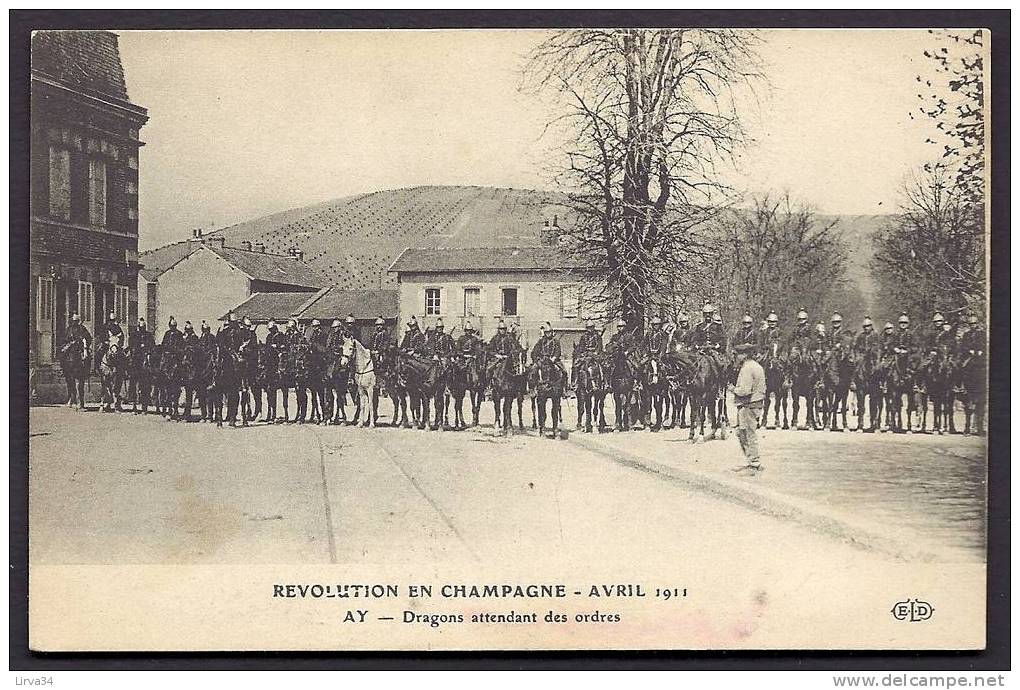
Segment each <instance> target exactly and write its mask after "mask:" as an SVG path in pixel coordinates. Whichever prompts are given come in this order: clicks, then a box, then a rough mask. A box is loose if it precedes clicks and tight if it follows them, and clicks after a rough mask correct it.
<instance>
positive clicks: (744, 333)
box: [733, 323, 758, 347]
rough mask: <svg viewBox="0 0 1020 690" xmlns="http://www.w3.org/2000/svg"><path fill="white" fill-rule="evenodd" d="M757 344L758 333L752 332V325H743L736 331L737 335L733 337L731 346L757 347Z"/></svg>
mask: <svg viewBox="0 0 1020 690" xmlns="http://www.w3.org/2000/svg"><path fill="white" fill-rule="evenodd" d="M757 344H758V332H757V331H755V330H754V324H750V323H749V324H744V325H743V326H741V327H740V330H739V331H737V334H736V335H735V336H734V337H733V346H734V347H736V346H738V345H757Z"/></svg>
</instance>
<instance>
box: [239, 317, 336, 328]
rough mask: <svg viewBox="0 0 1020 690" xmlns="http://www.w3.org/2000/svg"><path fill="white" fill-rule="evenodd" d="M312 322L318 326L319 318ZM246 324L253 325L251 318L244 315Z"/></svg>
mask: <svg viewBox="0 0 1020 690" xmlns="http://www.w3.org/2000/svg"><path fill="white" fill-rule="evenodd" d="M312 323H313V324H315V325H316V326H317V325H319V323H318V320H316V321H312ZM244 325H245V326H250V325H251V319H250V318H248V317H247V316H246V317H244Z"/></svg>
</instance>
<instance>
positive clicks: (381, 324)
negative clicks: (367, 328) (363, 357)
mask: <svg viewBox="0 0 1020 690" xmlns="http://www.w3.org/2000/svg"><path fill="white" fill-rule="evenodd" d="M389 349H390V334H389V333H388V332H387V331H386V322H385V321H384V320H383V317H381V316H378V317H376V319H375V332H374V333H372V341H371V342H370V343H369V347H368V350H369V353H370V354H371V355H372V363H373V364H374V365H375V367H376V369H378V368H379V360H380V358H381V357H382V356H383V355H384V354H385V353H386V351H387V350H389Z"/></svg>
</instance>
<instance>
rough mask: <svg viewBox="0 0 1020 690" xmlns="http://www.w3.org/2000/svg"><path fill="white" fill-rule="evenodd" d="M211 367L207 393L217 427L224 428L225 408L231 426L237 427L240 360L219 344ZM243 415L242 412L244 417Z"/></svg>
mask: <svg viewBox="0 0 1020 690" xmlns="http://www.w3.org/2000/svg"><path fill="white" fill-rule="evenodd" d="M211 365H212V366H211V373H212V377H211V380H210V382H209V384H208V386H207V389H206V393H207V395H208V396H209V397H210V399H211V403H212V411H213V418H214V419H215V421H216V426H217V427H222V426H223V420H224V411H223V408H224V406H225V407H226V420H227V422H228V423H229V424H230V426H232V427H235V426H237V411H238V407H239V402H240V394H241V377H242V372H241V367H240V360H239V359H238V358H237V354H236V353H234V352H232V351H231V349H230V348H229V347H228V346H226V345H224V344H221V343H217V344H216V346H215V348H214V349H213V351H212V362H211ZM243 414H244V412H243V411H242V416H243Z"/></svg>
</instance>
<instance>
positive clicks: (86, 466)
mask: <svg viewBox="0 0 1020 690" xmlns="http://www.w3.org/2000/svg"><path fill="white" fill-rule="evenodd" d="M993 34H994V32H993V31H991V30H989V29H988V28H981V27H972V28H967V27H962V28H896V29H892V28H883V27H880V26H876V27H875V28H865V29H861V28H857V29H838V28H824V29H809V28H754V27H745V26H739V27H735V28H726V27H725V26H723V27H714V28H710V27H704V26H694V27H688V28H685V27H683V26H673V27H663V28H654V27H645V28H633V29H632V28H592V27H588V28H556V29H552V28H550V29H542V30H538V29H509V28H508V29H430V30H386V29H372V30H325V29H323V30H314V29H305V30H282V29H277V30H247V29H246V30H141V29H113V30H101V29H95V28H90V29H59V30H58V29H45V30H38V31H34V32H33V33H32V34H31V67H30V108H31V114H30V124H31V127H30V133H29V132H26V133H25V136H26V137H29V136H30V142H29V147H30V157H31V161H30V183H28V184H26V189H27V190H28V192H29V194H30V216H31V217H30V220H29V219H26V221H25V225H27V226H28V231H27V234H28V235H29V236H30V253H29V266H28V282H27V294H26V295H24V299H26V300H27V301H28V330H27V333H28V362H27V368H28V374H27V397H28V405H29V408H28V424H29V441H28V457H27V465H28V527H27V529H28V558H29V561H28V566H29V576H28V583H29V602H28V609H29V612H28V613H29V623H28V625H29V644H30V647H31V649H32V650H34V651H37V652H118V651H145V652H164V651H177V652H183V651H245V650H260V651H273V650H277V651H300V650H306V651H344V650H379V651H385V650H393V651H399V650H403V651H417V652H424V651H470V650H609V649H617V650H649V649H661V650H769V649H772V650H782V649H786V650H791V649H792V650H797V649H803V650H807V649H820V650H855V649H872V650H918V649H925V650H981V649H983V648H984V647H985V643H986V592H987V589H986V587H987V582H986V574H987V573H986V568H987V565H988V555H987V554H988V551H987V545H988V529H989V528H988V525H989V510H988V490H989V472H988V434H989V430H990V429H989V427H990V423H989V422H990V416H989V404H988V396H989V376H990V373H991V376H992V377H993V379H994V377H995V376H996V375H997V373H996V372H995V371H991V372H990V367H989V333H990V329H991V328H992V325H991V324H990V319H991V313H992V304H993V301H994V299H996V298H995V297H994V296H993V295H992V291H991V288H990V285H991V283H990V272H991V269H990V267H991V256H992V250H993V247H992V242H991V237H992V222H991V218H992V215H991V210H990V202H989V199H990V185H991V168H990V162H989V161H990V151H991V149H990V123H989V112H990V111H989V102H990V101H989V99H990V95H991V89H992V85H991V77H990V74H991V73H990V62H991V60H990V51H991V44H992V41H993V40H995V36H994V35H993ZM28 89H29V85H26V91H27V90H28ZM986 124H988V125H989V127H988V129H986ZM1007 136H1008V129H1007ZM1007 220H1008V219H1007ZM1000 230H1003V231H1006V232H1008V228H1000ZM12 299H13V298H12ZM1001 373H1002V374H1008V364H1007V368H1006V369H1003V370H1002V372H1001ZM1007 415H1008V411H1007ZM1002 419H1003V420H1007V419H1008V416H1007V417H1003V418H1002ZM1002 460H1003V461H1004V462H1007V463H1008V457H1007V458H1002Z"/></svg>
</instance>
